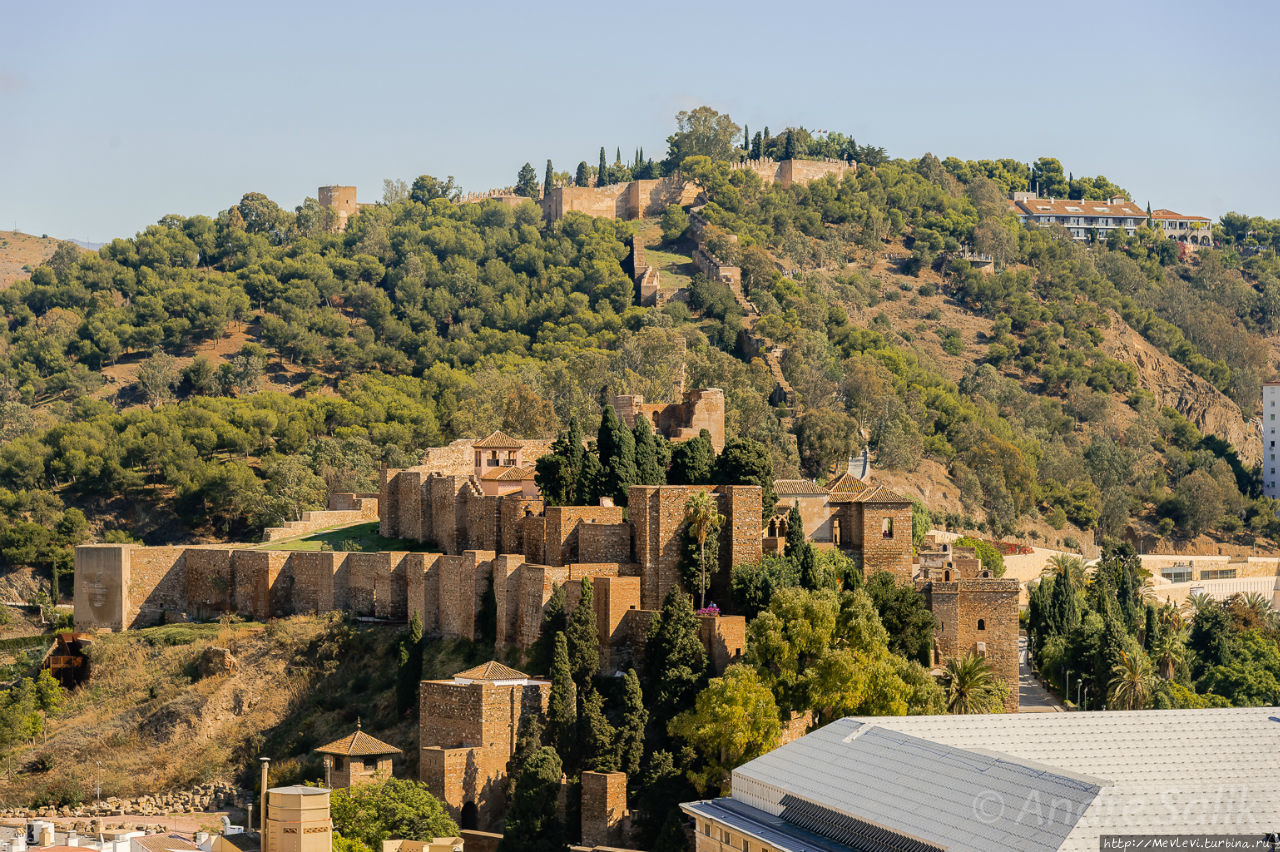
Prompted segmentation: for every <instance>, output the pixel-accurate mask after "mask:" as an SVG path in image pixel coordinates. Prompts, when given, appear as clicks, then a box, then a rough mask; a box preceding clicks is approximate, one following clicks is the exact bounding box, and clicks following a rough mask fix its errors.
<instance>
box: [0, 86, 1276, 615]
mask: <svg viewBox="0 0 1280 852" xmlns="http://www.w3.org/2000/svg"><path fill="white" fill-rule="evenodd" d="M615 154H616V155H615V158H614V164H612V165H610V164H609V163H608V162H607V158H605V157H604V156H603V155H602V156H601V158H600V159H601V165H600V166H596V167H594V169H595V171H593V167H590V166H587V167H586V169H585V174H584V170H583V168H582V167H581V166H580V167H579V169H578V174H575V175H574V176H573V178H572V179H573V180H577V178H578V177H579V176H581V177H583V179H584V180H588V181H590V180H594V179H595V176H598V175H599V174H600V173H601V168H602V167H603V171H604V173H606V174H607V177H608V179H609V180H625V179H629V178H631V177H637V176H642V175H654V174H661V173H670V172H672V171H674V170H676V169H679V170H680V172H681V173H682V174H684V175H685V176H686V177H688V178H689V179H691V180H693V181H695V182H697V184H698V185H699V186H700V187H701V189H702V191H703V193H704V195H705V198H706V199H707V204H706V206H705V207H703V208H702V211H701V212H702V215H703V216H704V217H705V218H706V219H707V220H709V221H710V222H711V223H712V225H711V227H710V228H709V229H708V233H707V236H706V239H707V240H708V242H709V244H710V245H711V247H712V248H713V249H714V250H715V252H716V253H717V255H718V256H720V257H721V258H722V259H723V260H725V261H727V262H731V263H736V264H738V265H739V266H740V267H741V268H742V270H743V286H744V290H745V293H746V296H747V297H748V298H749V299H750V300H751V302H752V303H753V304H754V306H755V307H756V309H757V310H758V313H759V317H758V319H756V320H755V321H754V323H753V328H754V331H755V333H757V334H760V335H763V336H764V337H765V338H766V340H767V341H768V343H769V344H770V345H771V346H779V347H782V351H783V352H784V353H785V354H784V355H783V361H782V366H783V370H784V373H785V375H786V377H787V379H788V380H789V382H790V383H791V385H792V386H793V387H794V388H795V390H796V394H797V407H796V409H795V410H794V411H783V410H778V409H773V408H771V407H770V405H769V404H768V395H769V393H770V391H771V390H772V388H773V379H772V377H771V376H770V373H769V369H768V367H767V366H766V365H765V364H764V362H763V361H761V360H760V359H758V358H757V359H754V360H750V361H748V360H746V359H745V358H744V357H743V351H742V348H741V344H742V335H741V332H742V331H743V329H744V316H743V311H742V309H741V308H740V307H739V305H738V303H737V301H736V300H735V298H734V297H733V294H732V293H731V292H730V291H729V289H728V288H727V287H726V286H725V285H722V284H718V283H715V282H710V281H707V280H706V279H704V278H701V277H697V276H695V277H694V278H693V281H692V284H691V285H690V286H689V287H688V288H687V291H686V296H687V298H680V299H676V300H673V301H671V302H670V303H668V304H667V305H666V306H665V307H663V308H661V309H655V308H641V307H638V306H636V304H635V297H634V293H633V285H632V282H631V279H630V276H629V274H628V271H627V269H626V263H627V257H628V251H629V248H628V240H629V237H630V235H631V233H632V232H633V230H635V229H636V228H637V227H643V226H644V223H627V222H619V221H615V220H606V219H591V218H587V217H585V216H582V215H580V214H570V215H568V216H566V217H565V218H564V219H563V220H561V221H558V222H556V223H554V224H551V225H547V224H545V223H544V222H543V220H542V217H541V215H540V213H539V210H538V208H537V206H536V205H534V204H532V203H530V204H526V205H523V206H517V207H511V206H507V205H504V204H502V203H499V202H496V201H488V202H482V203H472V204H461V203H457V201H456V197H457V188H456V187H455V186H454V184H453V181H452V179H449V180H439V179H436V178H433V177H431V176H429V175H423V176H421V177H419V178H418V179H416V180H415V181H413V182H412V183H408V182H399V181H389V182H388V187H387V195H386V199H385V200H384V202H383V203H381V204H378V205H376V206H372V207H368V208H365V209H363V210H362V211H361V212H360V214H359V215H357V216H355V217H354V218H353V219H352V220H351V222H350V226H349V227H348V228H347V230H346V231H345V232H343V233H336V232H334V231H333V230H332V228H331V220H330V217H329V212H328V211H326V210H324V209H323V208H321V207H320V206H319V205H318V204H317V203H316V202H315V201H314V200H311V199H309V200H308V201H307V202H306V203H305V204H303V205H301V206H300V207H299V208H298V209H297V210H295V211H292V212H291V211H287V210H283V209H281V208H280V207H279V206H278V205H277V204H275V203H274V202H272V201H271V200H270V199H268V198H266V197H264V196H262V195H261V194H258V193H248V194H246V195H244V197H243V198H242V199H241V200H240V202H239V203H238V204H236V205H234V206H232V207H230V208H228V209H226V210H224V211H222V212H220V213H218V214H217V215H216V216H206V215H191V216H181V215H169V216H165V217H163V218H162V219H160V220H159V221H158V222H157V223H156V224H155V225H153V226H151V227H149V228H147V229H146V230H145V231H144V232H142V233H140V234H137V235H135V236H134V237H132V238H122V239H117V240H114V241H113V242H111V243H109V244H107V245H106V246H104V247H103V248H102V249H100V250H99V251H97V252H92V253H87V254H83V255H79V254H77V253H73V252H70V251H67V252H58V253H55V254H54V255H53V257H51V258H50V260H49V261H47V262H46V263H44V264H42V265H40V266H39V267H37V268H36V269H35V270H34V272H33V273H32V274H31V276H30V278H29V279H26V280H22V281H19V282H17V283H15V284H13V285H12V286H11V287H9V288H8V289H6V290H5V291H3V292H2V293H0V302H3V308H4V311H5V315H6V318H7V323H6V325H5V327H4V328H3V329H0V342H2V345H0V412H3V417H0V438H2V439H3V446H2V447H0V556H2V557H3V559H4V560H5V562H6V564H7V565H9V566H11V567H12V566H31V567H34V568H36V569H38V570H41V571H46V572H47V571H50V570H52V569H59V570H65V569H67V568H69V565H70V562H69V546H70V545H72V544H74V543H76V542H79V541H84V540H88V539H104V538H105V539H108V540H123V539H126V538H138V539H143V540H150V541H155V542H159V541H175V540H207V539H216V538H224V537H244V536H252V535H255V534H256V533H257V531H258V530H260V529H261V528H262V527H263V526H265V525H268V524H271V523H275V522H277V521H278V520H280V519H282V518H287V517H290V516H292V515H294V514H296V513H297V512H299V511H301V510H303V509H306V508H311V507H314V506H317V505H319V504H320V503H321V502H322V500H323V497H324V493H325V491H326V489H338V490H353V489H354V490H366V489H370V488H372V487H373V486H374V484H375V482H376V478H377V472H378V470H379V468H380V467H381V466H383V465H405V464H410V463H413V462H414V461H415V460H416V458H417V457H418V455H419V453H420V452H421V450H422V448H424V447H426V446H432V445H439V444H443V443H445V442H447V441H449V440H452V439H453V438H456V437H460V436H476V435H482V434H485V433H487V432H488V431H489V430H492V429H495V428H502V429H503V430H505V431H508V432H510V433H512V434H514V435H518V436H522V437H535V436H538V437H542V436H546V437H549V436H552V435H555V434H557V433H558V432H559V431H560V430H561V429H563V428H566V425H567V424H579V427H580V428H583V429H588V428H590V427H591V426H592V425H593V424H595V423H596V422H598V421H599V418H600V415H601V405H602V401H603V400H605V399H607V397H608V395H609V394H613V393H622V392H630V393H642V394H644V395H645V397H646V398H648V399H651V400H661V399H665V398H668V397H669V396H670V394H671V391H672V388H673V386H674V384H675V380H676V377H677V376H678V375H679V374H680V372H681V370H682V369H685V370H686V371H687V372H686V386H691V387H692V386H716V387H721V388H723V389H724V390H725V392H726V396H727V400H728V424H727V425H728V431H729V433H730V434H731V435H737V436H738V437H739V438H741V439H744V440H750V441H753V442H756V443H758V444H759V445H761V446H763V447H764V448H765V451H766V452H767V454H768V460H769V463H770V466H771V469H772V473H773V474H774V475H776V476H795V475H800V474H804V475H808V476H814V477H817V478H819V479H821V478H824V477H825V476H827V475H829V473H830V472H831V471H833V470H834V469H835V468H836V467H837V466H838V465H840V464H841V463H842V461H843V459H845V458H847V457H848V456H849V455H850V454H852V453H854V452H857V451H859V450H860V449H861V448H862V446H863V444H864V443H865V444H867V445H868V446H869V447H870V449H871V451H872V454H873V457H874V459H875V461H876V463H877V465H878V467H879V468H880V469H881V470H882V471H884V474H885V475H886V476H890V477H891V476H895V475H899V474H901V475H903V476H912V477H917V478H919V477H923V478H924V479H926V480H927V481H929V482H931V483H933V487H934V491H935V492H936V493H937V494H938V501H939V503H940V506H938V507H935V515H936V516H937V517H938V520H940V521H946V522H947V523H950V524H951V525H953V526H957V527H966V528H977V529H982V530H986V531H990V532H992V533H995V534H998V535H1001V536H1012V535H1017V534H1018V533H1020V532H1032V531H1034V532H1035V534H1036V535H1037V536H1041V537H1050V536H1053V537H1056V538H1057V539H1058V540H1063V541H1065V540H1066V539H1068V538H1092V537H1093V536H1094V534H1095V531H1096V532H1097V534H1098V537H1099V538H1102V537H1111V538H1119V537H1121V536H1123V535H1125V533H1126V531H1132V530H1136V531H1137V532H1139V533H1151V534H1158V535H1163V536H1166V537H1183V538H1186V537H1191V536H1195V535H1199V534H1202V533H1209V534H1212V535H1213V536H1216V537H1218V538H1219V539H1222V540H1228V541H1231V542H1233V543H1235V544H1238V545H1241V546H1247V545H1248V544H1250V543H1255V542H1258V541H1261V540H1271V539H1274V538H1275V537H1276V536H1277V534H1280V528H1277V521H1276V519H1275V508H1276V507H1275V505H1273V504H1272V503H1271V501H1268V500H1265V499H1264V498H1262V497H1260V496H1259V487H1258V477H1257V472H1256V465H1257V463H1258V461H1259V460H1260V458H1259V452H1258V448H1257V447H1256V446H1254V447H1246V446H1232V445H1231V443H1229V440H1228V439H1226V438H1224V436H1223V435H1221V434H1205V433H1204V432H1202V431H1201V430H1200V429H1199V428H1197V426H1196V417H1197V414H1196V413H1195V412H1191V411H1179V410H1178V409H1177V408H1176V406H1174V405H1171V404H1170V402H1169V401H1167V400H1165V399H1164V397H1163V396H1162V394H1163V393H1164V390H1163V388H1162V387H1160V386H1156V385H1157V383H1154V382H1151V381H1149V380H1147V381H1146V382H1145V383H1144V374H1143V372H1142V371H1141V370H1140V369H1138V368H1137V367H1136V366H1135V363H1134V362H1133V360H1132V359H1126V358H1125V357H1124V356H1123V353H1118V352H1117V350H1116V346H1115V341H1116V340H1117V337H1118V336H1120V335H1123V334H1135V335H1137V336H1138V339H1140V340H1141V341H1143V342H1144V345H1149V346H1150V347H1152V349H1153V351H1154V352H1155V353H1157V356H1158V357H1159V358H1160V359H1161V363H1162V364H1163V365H1165V366H1166V367H1167V368H1168V369H1169V370H1174V371H1181V372H1180V373H1179V375H1182V376H1184V377H1185V379H1186V381H1192V380H1195V381H1200V382H1203V385H1202V386H1201V385H1197V387H1203V388H1206V389H1207V391H1206V396H1209V395H1211V396H1212V401H1213V404H1214V405H1216V406H1218V407H1219V409H1220V410H1222V411H1227V412H1235V414H1234V415H1233V416H1234V417H1235V418H1236V419H1237V420H1238V421H1240V423H1244V419H1245V418H1248V417H1252V416H1255V415H1256V414H1257V413H1258V406H1259V386H1260V381H1261V380H1262V379H1263V378H1268V377H1269V374H1270V371H1271V369H1272V366H1273V363H1274V356H1273V355H1272V347H1273V343H1274V341H1275V335H1276V332H1277V327H1276V326H1277V323H1280V261H1277V259H1276V254H1275V252H1276V249H1277V248H1280V224H1278V223H1275V222H1267V221H1264V220H1257V219H1249V218H1247V217H1243V216H1237V215H1235V214H1232V215H1229V216H1226V217H1224V218H1223V220H1222V222H1221V223H1219V224H1218V225H1216V226H1215V228H1214V235H1215V239H1216V240H1217V242H1218V245H1219V248H1215V249H1203V250H1201V251H1200V253H1199V256H1198V257H1197V258H1195V259H1194V260H1193V261H1191V262H1189V263H1185V262H1179V261H1178V259H1177V253H1176V251H1174V250H1173V249H1174V246H1173V245H1172V244H1171V243H1170V242H1169V241H1168V240H1165V239H1163V238H1162V237H1160V236H1158V235H1156V234H1155V233H1152V232H1151V231H1149V230H1148V229H1145V228H1144V229H1141V230H1140V231H1139V233H1138V235H1137V236H1135V237H1132V238H1116V237H1112V238H1111V239H1109V240H1108V241H1106V242H1103V243H1098V244H1093V245H1084V244H1078V243H1075V242H1073V241H1071V240H1070V239H1069V238H1068V237H1067V235H1066V233H1065V231H1059V230H1057V229H1039V228H1031V227H1024V226H1021V225H1019V224H1018V222H1017V221H1016V219H1015V218H1014V217H1013V216H1012V215H1011V214H1010V213H1009V210H1008V206H1007V205H1006V203H1005V201H1004V198H1005V197H1006V195H1007V193H1008V192H1009V191H1012V190H1022V189H1026V188H1027V187H1028V186H1031V185H1033V184H1034V185H1037V186H1040V187H1042V188H1044V189H1046V191H1052V192H1059V193H1061V194H1063V195H1067V196H1069V197H1088V198H1094V197H1105V196H1107V195H1110V194H1113V193H1117V192H1122V190H1121V189H1119V188H1118V187H1117V186H1116V185H1114V184H1112V183H1111V181H1109V180H1107V179H1106V178H1104V177H1101V176H1098V177H1094V178H1075V177H1074V176H1073V175H1071V174H1070V173H1067V174H1066V175H1065V176H1064V169H1063V167H1062V165H1061V164H1059V163H1058V161H1056V160H1053V159H1051V158H1043V159H1041V160H1038V161H1037V162H1036V163H1034V164H1030V165H1028V164H1023V163H1020V162H1017V161H1013V160H989V161H988V160H983V161H977V162H962V161H959V160H956V159H954V158H947V159H942V160H939V159H938V158H936V157H934V156H932V155H926V156H924V157H922V158H920V159H918V160H904V159H892V158H890V157H889V156H888V155H887V154H886V152H884V151H883V150H881V149H877V148H875V147H873V146H865V145H858V144H857V143H856V142H855V141H854V140H852V139H851V138H848V137H846V136H843V135H840V134H821V135H815V134H812V133H810V132H808V131H806V130H804V129H802V128H787V129H786V130H784V131H782V132H781V133H778V134H776V135H771V134H770V133H769V132H768V130H767V129H764V130H761V131H760V132H758V133H754V134H752V133H750V132H749V131H748V130H746V129H745V128H740V127H738V126H737V125H734V124H733V122H732V121H731V120H730V119H729V117H728V116H724V115H720V114H717V113H714V111H711V110H707V109H705V108H702V109H700V110H694V111H693V112H691V113H686V114H682V115H681V116H680V117H679V122H678V126H677V130H676V132H675V133H673V135H672V137H671V139H670V145H669V151H668V155H667V157H666V158H664V159H663V160H660V161H655V160H652V159H645V158H644V155H643V152H642V151H640V150H638V149H637V150H636V151H635V156H634V158H633V160H632V164H631V165H629V166H627V165H623V163H622V160H621V152H620V151H617V152H615ZM748 155H749V156H756V155H767V156H775V157H786V156H794V157H800V158H804V157H833V158H844V159H854V160H857V161H858V162H859V168H858V169H857V171H856V173H849V174H846V175H845V176H844V177H843V178H842V179H841V180H838V181H837V180H835V179H834V178H828V179H824V180H820V181H815V182H813V183H811V184H808V185H805V186H801V185H796V186H792V187H789V188H788V189H782V188H781V187H779V186H764V185H762V184H761V183H760V180H759V178H758V177H757V176H756V175H755V173H753V172H752V171H750V170H747V169H732V168H730V165H731V163H732V162H733V161H735V160H737V159H739V158H742V157H744V156H748ZM593 159H594V158H593ZM549 165H550V164H549ZM583 165H585V161H584V164H583ZM548 173H549V175H550V179H551V180H552V181H557V182H564V181H567V180H569V179H570V178H569V177H568V173H567V172H566V173H563V174H561V173H557V172H556V171H555V170H554V169H553V168H549V169H548ZM526 177H527V176H526ZM535 181H536V175H535ZM528 182H529V181H528V180H527V179H526V181H525V183H528ZM650 224H651V223H650ZM662 225H663V231H664V236H665V238H666V242H665V247H666V248H669V249H671V250H672V251H674V252H682V251H683V252H687V250H688V245H689V244H688V236H687V235H686V233H685V227H686V226H687V217H685V218H684V220H683V224H682V219H681V215H680V214H678V213H677V212H674V211H672V212H670V215H669V216H667V217H664V221H663V223H662ZM966 250H972V251H976V252H979V253H983V254H987V255H990V256H991V257H993V258H994V260H995V264H996V267H997V270H996V271H995V272H994V273H986V272H980V271H978V270H976V269H974V268H972V267H971V266H970V263H969V261H967V260H966V259H964V257H963V256H962V255H963V253H964V252H965V251H966ZM782 270H786V274H784V272H783V271H782ZM797 414H798V415H799V416H798V417H796V416H794V415H797ZM1202 420H1203V419H1202ZM1239 443H1244V442H1243V441H1240V442H1239ZM65 590H66V584H64V591H65Z"/></svg>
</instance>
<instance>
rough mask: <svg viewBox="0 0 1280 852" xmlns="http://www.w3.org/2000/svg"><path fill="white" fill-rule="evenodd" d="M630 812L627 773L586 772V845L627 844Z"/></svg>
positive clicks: (583, 824) (583, 784)
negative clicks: (626, 829) (627, 823)
mask: <svg viewBox="0 0 1280 852" xmlns="http://www.w3.org/2000/svg"><path fill="white" fill-rule="evenodd" d="M628 815H629V814H628V811H627V774H626V773H625V772H583V773H582V845H583V846H589V847H594V846H608V847H615V848H616V847H621V846H623V845H624V844H625V841H626V832H625V825H626V822H627V817H628Z"/></svg>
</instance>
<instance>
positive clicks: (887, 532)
mask: <svg viewBox="0 0 1280 852" xmlns="http://www.w3.org/2000/svg"><path fill="white" fill-rule="evenodd" d="M880 534H881V535H882V536H884V537H885V538H893V518H885V519H884V520H883V521H881V522H880Z"/></svg>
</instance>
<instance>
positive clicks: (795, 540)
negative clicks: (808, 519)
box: [785, 501, 805, 558]
mask: <svg viewBox="0 0 1280 852" xmlns="http://www.w3.org/2000/svg"><path fill="white" fill-rule="evenodd" d="M804 544H805V535H804V518H803V517H802V516H801V515H800V503H799V502H798V501H797V502H796V503H795V504H793V505H792V506H791V510H790V511H788V512H787V543H786V549H785V553H786V555H787V556H789V557H792V558H795V557H796V556H798V555H799V554H800V550H801V548H803V547H804Z"/></svg>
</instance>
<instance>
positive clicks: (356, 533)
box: [255, 521, 432, 553]
mask: <svg viewBox="0 0 1280 852" xmlns="http://www.w3.org/2000/svg"><path fill="white" fill-rule="evenodd" d="M255 549H256V550H346V551H352V552H357V553H378V552H381V551H384V550H409V551H416V552H432V550H431V548H429V547H426V546H425V545H423V544H422V542H420V541H413V540H411V539H407V538H387V537H385V536H382V535H379V534H378V522H377V521H369V522H368V523H364V524H354V525H352V526H349V527H334V528H333V529H327V530H320V531H319V532H313V533H310V534H309V535H304V536H299V537H298V538H289V539H284V540H282V541H269V542H266V543H265V544H260V545H258V546H257V547H256V548H255Z"/></svg>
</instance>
